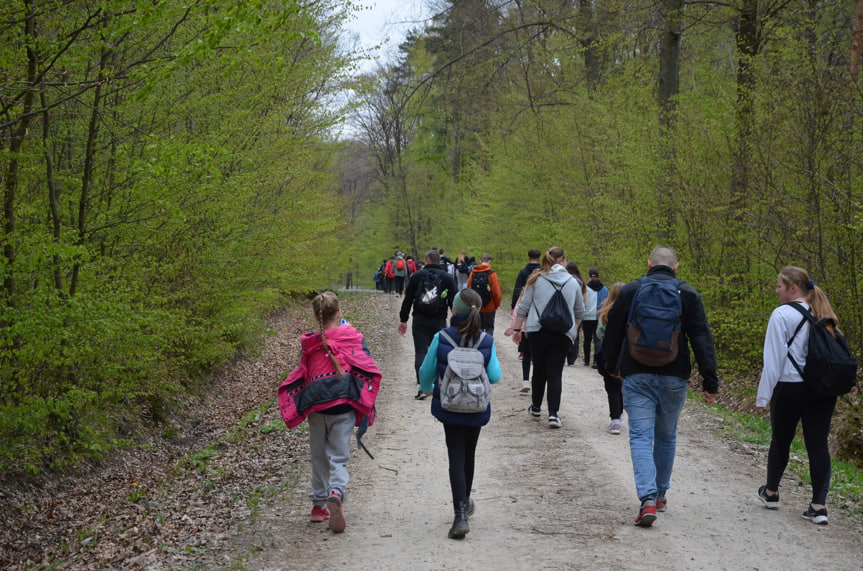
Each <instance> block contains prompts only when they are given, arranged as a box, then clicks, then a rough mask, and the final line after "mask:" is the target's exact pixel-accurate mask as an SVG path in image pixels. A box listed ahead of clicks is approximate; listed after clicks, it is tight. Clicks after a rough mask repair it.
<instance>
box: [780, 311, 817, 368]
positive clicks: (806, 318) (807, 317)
mask: <svg viewBox="0 0 863 571" xmlns="http://www.w3.org/2000/svg"><path fill="white" fill-rule="evenodd" d="M787 305H790V306H791V307H793V308H794V309H796V310H797V311H799V312H800V313H801V314H803V319H801V320H800V324H799V325H797V328H796V329H795V330H794V333H793V334H792V335H791V338H790V339H789V340H788V359H789V360H790V361H791V364H792V365H794V368H795V369H797V372H798V373H800V376H801V377H802V376H803V369H802V368H801V367H800V365H798V364H797V361H795V360H794V357H792V356H791V344H792V343H793V342H794V338H795V337H797V334H798V333H800V330H801V329H803V325H804V324H805V323H806V322H807V321H808V322H809V327H814V326H815V316H814V315H812V313H810V312H809V311H808V310H807V309H806V308H805V307H803V306H802V305H800V303H799V302H796V301H789V302H788V304H787Z"/></svg>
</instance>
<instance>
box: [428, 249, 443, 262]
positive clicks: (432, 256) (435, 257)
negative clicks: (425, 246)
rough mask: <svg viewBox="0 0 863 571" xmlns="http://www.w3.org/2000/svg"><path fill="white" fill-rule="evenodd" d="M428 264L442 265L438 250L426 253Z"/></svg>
mask: <svg viewBox="0 0 863 571" xmlns="http://www.w3.org/2000/svg"><path fill="white" fill-rule="evenodd" d="M426 263H429V264H440V254H439V253H438V251H437V250H435V249H434V248H432V249H431V250H429V251H428V252H426Z"/></svg>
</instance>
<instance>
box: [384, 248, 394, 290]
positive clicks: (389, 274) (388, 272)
mask: <svg viewBox="0 0 863 571" xmlns="http://www.w3.org/2000/svg"><path fill="white" fill-rule="evenodd" d="M395 260H396V257H395V256H390V259H389V260H387V265H386V266H384V276H385V277H386V280H387V293H395V292H396V291H395V279H396V275H395V274H394V273H393V269H394V268H393V263H394V262H395Z"/></svg>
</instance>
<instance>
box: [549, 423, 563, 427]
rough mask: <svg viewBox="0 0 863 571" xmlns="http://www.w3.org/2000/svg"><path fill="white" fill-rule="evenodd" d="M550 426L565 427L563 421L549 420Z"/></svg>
mask: <svg viewBox="0 0 863 571" xmlns="http://www.w3.org/2000/svg"><path fill="white" fill-rule="evenodd" d="M548 427H549V428H563V423H562V422H549V423H548Z"/></svg>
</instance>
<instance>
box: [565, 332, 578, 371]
mask: <svg viewBox="0 0 863 571" xmlns="http://www.w3.org/2000/svg"><path fill="white" fill-rule="evenodd" d="M579 331H580V330H579ZM580 340H581V339H580V338H579V336H578V335H576V336H575V341H573V342H572V346H571V347H570V348H569V351H567V352H566V362H567V364H569V365H572V364H574V363H575V362H576V361H577V360H578V348H579V347H581V343H580Z"/></svg>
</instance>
